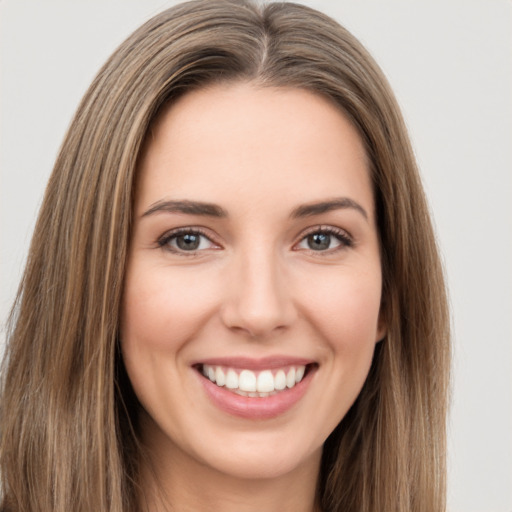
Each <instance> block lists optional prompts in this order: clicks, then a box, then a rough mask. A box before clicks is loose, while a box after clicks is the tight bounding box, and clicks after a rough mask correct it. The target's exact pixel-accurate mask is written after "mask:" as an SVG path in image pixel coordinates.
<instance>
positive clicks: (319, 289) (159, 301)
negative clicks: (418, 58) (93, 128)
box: [121, 83, 385, 478]
mask: <svg viewBox="0 0 512 512" xmlns="http://www.w3.org/2000/svg"><path fill="white" fill-rule="evenodd" d="M139 173H140V174H139V179H138V186H137V193H136V202H135V212H134V229H133V237H132V242H131V247H130V254H129V262H128V268H127V273H126V283H125V293H124V301H123V310H122V332H121V334H122V338H121V339H122V351H123V357H124V361H125V364H126V369H127V371H128V375H129V377H130V380H131V382H132V385H133V388H134V390H135V393H136V394H137V397H138V398H139V401H140V403H141V404H142V407H143V412H142V434H143V437H144V441H145V443H146V444H147V445H149V447H150V450H151V452H152V453H153V455H154V457H155V458H156V459H157V461H158V464H159V466H160V467H165V466H166V464H167V461H170V462H169V467H171V465H172V467H176V468H178V469H179V470H180V471H190V472H192V473H191V475H193V471H194V468H196V469H197V468H199V467H201V468H202V470H204V469H205V468H207V469H214V470H216V471H220V472H221V473H224V474H228V475H230V476H237V477H244V478H262V477H277V476H279V475H285V474H292V473H293V472H294V471H311V473H312V474H314V473H316V472H317V471H318V464H319V460H320V455H321V450H322V445H323V443H324V441H325V439H326V438H327V436H328V435H329V434H330V433H331V432H332V430H333V429H334V428H335V427H336V425H337V424H338V423H339V422H340V420H341V419H342V418H343V416H344V415H345V414H346V412H347V410H348V409H349V408H350V406H351V405H352V403H353V402H354V400H355V399H356V397H357V395H358V393H359V391H360V390H361V387H362V385H363V383H364V381H365V378H366V376H367V374H368V370H369V368H370V364H371V360H372V355H373V352H374V347H375V344H376V342H377V341H378V340H379V339H381V338H382V337H383V335H384V330H385V326H384V325H383V322H382V321H381V320H380V318H379V308H380V300H381V265H380V259H379V246H378V236H377V229H376V219H375V211H374V200H373V194H372V187H371V183H370V178H369V171H368V165H367V159H366V156H365V152H364V149H363V145H362V142H361V140H360V138H359V136H358V134H357V132H356V130H355V129H354V128H353V127H352V126H351V124H350V123H349V122H348V121H347V119H346V118H345V117H344V115H343V114H342V113H340V111H339V110H338V109H337V108H335V107H334V106H333V105H331V104H330V103H329V102H328V101H327V100H325V99H323V98H322V97H320V96H317V95H314V94H312V93H310V92H306V91H303V90H298V89H280V88H258V87H256V86H254V85H251V84H246V83H241V84H232V85H217V86H214V87H210V88H206V89H202V90H199V91H196V92H192V93H189V94H188V95H185V96H184V97H182V98H181V99H180V100H179V101H178V102H177V103H175V104H174V105H172V106H171V107H170V108H168V109H167V110H166V111H165V112H164V113H163V114H161V115H160V117H159V119H158V121H157V123H156V124H155V126H154V128H153V130H152V132H151V134H150V136H149V137H148V142H147V144H146V147H145V150H144V152H143V155H142V158H141V161H140V168H139ZM186 468H188V469H186Z"/></svg>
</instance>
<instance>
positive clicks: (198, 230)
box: [157, 226, 220, 246]
mask: <svg viewBox="0 0 512 512" xmlns="http://www.w3.org/2000/svg"><path fill="white" fill-rule="evenodd" d="M187 233H193V234H197V235H201V236H204V237H205V238H207V239H208V240H210V242H211V243H213V244H215V245H220V242H219V241H218V240H217V239H216V238H217V237H215V236H213V235H212V234H211V233H210V231H209V230H206V229H205V228H203V227H200V226H183V227H179V228H174V229H170V230H169V231H166V232H165V233H163V234H162V235H161V236H159V237H158V239H157V243H158V245H160V246H162V245H164V244H165V243H166V242H167V241H169V240H170V239H171V238H172V237H175V236H179V235H181V234H187Z"/></svg>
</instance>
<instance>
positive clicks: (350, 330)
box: [301, 267, 381, 353]
mask: <svg viewBox="0 0 512 512" xmlns="http://www.w3.org/2000/svg"><path fill="white" fill-rule="evenodd" d="M331 270H332V269H331ZM336 270H338V269H336ZM329 274H330V275H329V277H328V278H327V277H324V278H323V279H322V278H321V279H318V280H317V281H316V283H315V285H314V286H311V281H310V282H309V283H304V285H305V286H307V287H308V289H309V293H305V292H304V293H302V294H301V295H302V297H304V301H303V307H304V311H305V314H306V315H308V316H309V318H310V321H311V323H312V324H313V325H314V326H315V327H316V328H317V329H318V330H319V331H321V333H322V334H323V338H324V339H325V340H327V342H328V345H329V349H330V350H332V351H335V352H341V353H344V352H357V351H358V350H359V349H363V347H365V346H369V347H370V348H371V349H372V350H373V345H374V344H375V342H376V341H378V325H379V312H380V301H381V274H380V267H376V268H375V269H371V271H369V272H353V271H350V270H348V269H339V272H338V271H336V272H330V273H329Z"/></svg>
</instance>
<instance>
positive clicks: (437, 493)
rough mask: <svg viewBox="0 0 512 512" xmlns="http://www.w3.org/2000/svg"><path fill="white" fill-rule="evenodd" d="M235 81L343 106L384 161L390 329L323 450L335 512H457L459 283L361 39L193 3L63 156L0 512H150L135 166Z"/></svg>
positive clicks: (14, 377)
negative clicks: (188, 104)
mask: <svg viewBox="0 0 512 512" xmlns="http://www.w3.org/2000/svg"><path fill="white" fill-rule="evenodd" d="M236 80H239V81H240V80H245V81H253V82H256V83H258V84H259V85H261V86H272V87H280V86H286V87H298V88H303V89H307V90H310V91H313V92H314V93H317V94H321V95H323V96H324V97H327V98H330V99H331V100H332V101H333V102H334V103H335V104H337V105H338V106H339V108H341V109H342V111H343V112H344V113H345V114H346V115H347V116H348V118H349V119H350V120H351V121H352V123H353V124H354V126H355V127H356V128H357V129H358V130H359V133H360V135H361V137H362V140H363V141H364V144H365V146H366V151H367V154H368V158H369V161H370V172H371V176H372V181H373V185H374V189H375V201H376V212H377V218H378V227H379V236H380V241H381V254H382V268H383V302H382V307H383V311H384V314H385V317H386V320H387V326H388V331H387V336H386V338H385V339H384V340H383V341H382V342H381V343H379V344H378V345H377V349H376V352H375V356H374V361H373V364H372V367H371V370H370V373H369V376H368V379H367V381H366V383H365V385H364V387H363V390H362V392H361V394H360V396H359V397H358V399H357V400H356V402H355V403H354V405H353V406H352V408H351V409H350V411H349V412H348V414H347V415H346V416H345V418H344V419H343V420H342V421H341V423H340V424H339V425H338V427H337V428H336V429H335V431H334V432H333V433H332V434H331V435H330V437H329V438H328V439H327V441H326V443H325V447H324V456H323V460H322V468H321V475H320V483H319V489H318V493H319V501H320V503H321V504H322V507H323V510H325V511H349V510H350V511H352V510H354V511H355V510H357V511H360V512H370V511H373V512H377V511H378V512H382V511H394V512H406V511H407V512H411V511H415V512H422V511H423V512H427V511H428V512H441V511H443V510H444V508H445V416H446V406H447V386H448V367H449V356H450V353H449V321H448V313H447V303H446V296H445V287H444V281H443V275H442V268H441V264H440V261H439V256H438V250H437V247H436V242H435V238H434V234H433V230H432V226H431V221H430V217H429V212H428V208H427V204H426V201H425V197H424V193H423V190H422V186H421V182H420V178H419V175H418V171H417V168H416V164H415V160H414V156H413V152H412V150H411V147H410V143H409V140H408V137H407V133H406V129H405V127H404V123H403V120H402V117H401V115H400V111H399V108H398V106H397V104H396V102H395V99H394V97H393V94H392V92H391V90H390V88H389V86H388V84H387V82H386V79H385V78H384V76H383V74H382V72H381V71H380V69H379V68H378V66H377V65H376V64H375V62H374V61H373V59H372V58H371V57H370V56H369V55H368V53H367V52H366V51H365V49H364V48H363V47H362V46H361V44H360V43H359V42H358V41H357V40H356V39H355V38H354V37H353V36H352V35H351V34H350V33H349V32H347V31H346V30H345V29H344V28H342V27H341V26H340V25H338V24H337V23H336V22H335V21H333V20H332V19H330V18H329V17H327V16H325V15H323V14H321V13H319V12H317V11H315V10H312V9H310V8H307V7H304V6H300V5H296V4H292V3H270V4H267V5H263V6H261V7H259V6H257V5H255V4H253V3H251V2H249V1H245V0H243V1H242V0H240V1H236V0H196V1H192V2H188V3H184V4H180V5H178V6H176V7H173V8H171V9H169V10H167V11H165V12H163V13H161V14H159V15H158V16H156V17H154V18H153V19H151V20H150V21H148V22H147V23H146V24H144V25H143V26H142V27H141V28H140V29H138V30H137V31H136V32H135V33H134V34H133V35H132V36H130V37H129V38H128V39H127V40H126V41H125V42H124V43H123V44H122V45H121V46H120V47H119V48H118V49H117V51H116V52H115V53H114V54H113V55H112V57H111V58H110V59H109V60H108V62H107V63H106V64H105V66H104V67H103V68H102V69H101V70H100V72H99V74H98V75H97V77H96V79H95V80H94V82H93V83H92V85H91V87H90V88H89V90H88V91H87V93H86V95H85V97H84V99H83V100H82V102H81V104H80V106H79V108H78V111H77V113H76V115H75V117H74V119H73V121H72V124H71V127H70V129H69V131H68V133H67V135H66V138H65V140H64V143H63V145H62V148H61V151H60V154H59V156H58V158H57V161H56V164H55V168H54V171H53V174H52V176H51V178H50V181H49V184H48V187H47V190H46V195H45V198H44V202H43V205H42V207H41V211H40V214H39V219H38V221H37V225H36V228H35V232H34V236H33V239H32V244H31V247H30V252H29V256H28V262H27V266H26V270H25V273H24V276H23V280H22V283H21V285H20V289H19V293H18V297H17V300H16V303H15V306H14V308H13V312H12V314H11V320H10V329H9V333H8V345H7V350H6V355H5V359H4V369H3V375H2V377H3V384H2V391H1V409H0V412H1V418H0V419H1V444H0V470H1V479H2V485H3V491H2V492H3V501H2V506H1V510H2V511H3V512H7V511H24V512H25V511H27V512H28V511H31V512H32V511H44V512H48V511H50V510H51V511H52V512H70V511H73V512H86V511H87V512H90V511H98V512H100V511H105V512H106V511H109V512H122V511H128V510H134V509H135V508H136V507H137V499H138V498H137V495H138V462H139V459H140V449H139V446H138V442H137V402H136V399H134V397H133V393H132V391H131V388H130V384H129V381H128V379H127V378H126V374H125V373H124V368H123V365H122V361H121V359H120V356H119V347H118V326H119V309H120V302H121V296H122V292H123V279H124V271H125V261H126V254H127V247H128V242H129V236H130V227H131V212H132V196H133V187H134V178H135V173H136V167H137V159H138V155H139V152H140V148H141V145H142V143H143V141H144V138H145V136H146V134H147V132H148V129H149V127H150V125H151V123H152V120H153V119H154V118H155V116H156V115H157V113H158V111H159V110H160V108H161V107H162V106H163V105H164V104H167V103H169V102H170V101H173V100H174V99H175V98H177V97H178V96H180V95H182V94H185V93H186V92H187V91H190V90H191V89H193V88H199V87H203V86H205V85H206V84H210V83H212V82H227V81H236ZM139 505H140V504H139Z"/></svg>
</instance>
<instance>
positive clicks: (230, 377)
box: [210, 369, 238, 389]
mask: <svg viewBox="0 0 512 512" xmlns="http://www.w3.org/2000/svg"><path fill="white" fill-rule="evenodd" d="M210 380H212V379H210ZM212 382H213V381H212ZM226 387H227V388H228V389H238V374H237V373H236V372H235V370H231V369H229V370H228V374H227V375H226Z"/></svg>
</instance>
